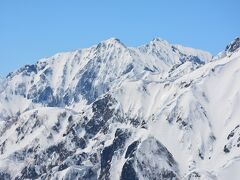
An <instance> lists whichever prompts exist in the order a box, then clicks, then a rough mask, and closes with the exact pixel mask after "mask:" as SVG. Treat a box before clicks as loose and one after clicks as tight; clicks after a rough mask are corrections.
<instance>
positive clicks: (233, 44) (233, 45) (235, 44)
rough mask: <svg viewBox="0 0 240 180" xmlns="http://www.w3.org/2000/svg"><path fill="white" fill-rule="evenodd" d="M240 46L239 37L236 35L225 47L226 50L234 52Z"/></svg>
mask: <svg viewBox="0 0 240 180" xmlns="http://www.w3.org/2000/svg"><path fill="white" fill-rule="evenodd" d="M239 48H240V37H236V38H235V39H234V40H233V41H232V42H231V43H230V44H228V45H227V47H226V48H225V51H226V52H231V53H232V52H235V51H236V50H237V49H239Z"/></svg>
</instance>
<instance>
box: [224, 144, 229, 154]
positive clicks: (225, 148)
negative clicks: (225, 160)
mask: <svg viewBox="0 0 240 180" xmlns="http://www.w3.org/2000/svg"><path fill="white" fill-rule="evenodd" d="M223 151H224V152H225V153H229V152H230V149H229V148H228V147H227V145H225V146H224V148H223Z"/></svg>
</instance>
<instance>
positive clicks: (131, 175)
mask: <svg viewBox="0 0 240 180" xmlns="http://www.w3.org/2000/svg"><path fill="white" fill-rule="evenodd" d="M133 162H134V161H133V160H128V161H127V162H126V163H125V164H124V165H123V169H122V173H121V177H120V180H138V179H139V178H138V177H137V174H136V172H135V169H134V167H133Z"/></svg>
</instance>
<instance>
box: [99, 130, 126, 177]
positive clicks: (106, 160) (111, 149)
mask: <svg viewBox="0 0 240 180" xmlns="http://www.w3.org/2000/svg"><path fill="white" fill-rule="evenodd" d="M128 137H129V132H128V131H126V130H122V129H117V130H116V133H115V138H114V140H113V143H112V145H110V146H108V147H105V148H104V149H103V151H102V153H101V172H100V176H99V179H109V175H110V172H109V170H110V167H111V161H112V158H113V155H114V153H115V152H116V151H119V150H121V149H122V148H123V147H124V145H125V142H126V140H127V138H128Z"/></svg>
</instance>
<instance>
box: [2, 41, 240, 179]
mask: <svg viewBox="0 0 240 180" xmlns="http://www.w3.org/2000/svg"><path fill="white" fill-rule="evenodd" d="M239 49H240V39H239V38H236V39H235V40H234V41H233V42H231V43H230V44H229V45H228V46H227V47H226V49H225V50H224V51H222V52H221V53H219V55H218V56H215V57H212V55H211V54H209V53H207V52H204V51H201V50H196V49H192V48H186V47H183V46H181V45H171V44H169V43H168V42H167V41H164V40H161V39H158V38H156V39H153V40H152V41H151V42H150V43H148V44H146V45H143V46H140V47H137V48H129V47H126V46H125V45H124V44H123V43H122V42H120V40H118V39H114V38H112V39H109V40H106V41H103V42H101V43H99V44H98V45H96V46H93V47H90V48H87V49H81V50H77V51H74V52H64V53H59V54H56V55H54V56H53V57H50V58H44V59H41V60H39V61H38V62H37V63H36V64H34V65H27V66H24V67H22V68H20V69H19V70H18V71H16V72H13V73H10V74H9V75H8V76H7V77H6V79H1V80H0V81H1V86H0V93H1V94H0V179H4V180H5V179H92V180H94V179H101V180H103V179H104V180H108V179H113V180H115V179H121V180H137V179H140V180H143V179H149V180H152V179H186V180H194V179H214V180H215V179H219V180H224V179H232V180H235V179H236V180H237V179H239V177H240V171H239V168H240V109H239V107H240V78H239V77H240V50H239Z"/></svg>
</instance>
